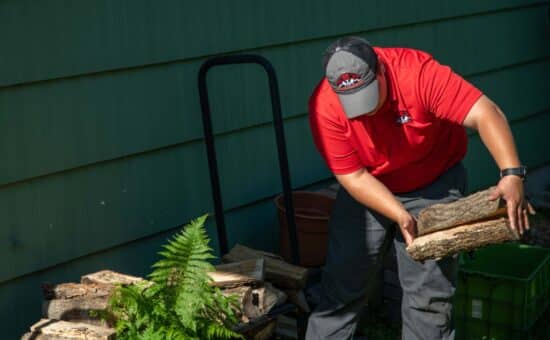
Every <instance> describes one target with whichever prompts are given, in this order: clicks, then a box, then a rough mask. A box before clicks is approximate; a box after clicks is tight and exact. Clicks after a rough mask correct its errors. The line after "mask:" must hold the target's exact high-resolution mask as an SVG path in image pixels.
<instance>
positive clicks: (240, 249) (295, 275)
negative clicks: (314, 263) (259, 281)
mask: <svg viewBox="0 0 550 340" xmlns="http://www.w3.org/2000/svg"><path fill="white" fill-rule="evenodd" d="M258 258H263V259H264V261H265V279H266V280H267V281H269V282H271V283H273V284H274V285H276V286H278V287H281V288H291V289H292V288H293V289H301V288H303V287H304V286H305V284H306V280H307V274H308V270H307V269H306V268H303V267H299V266H295V265H292V264H290V263H287V262H284V261H282V260H281V257H280V256H277V255H275V254H271V253H267V252H263V251H258V250H255V249H251V248H248V247H245V246H243V245H240V244H237V245H236V246H235V247H233V249H231V251H230V252H229V253H227V254H226V255H224V256H223V258H222V260H223V261H224V262H237V261H244V260H250V259H258Z"/></svg>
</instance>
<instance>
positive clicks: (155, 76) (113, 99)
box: [0, 7, 550, 185]
mask: <svg viewBox="0 0 550 340" xmlns="http://www.w3.org/2000/svg"><path fill="white" fill-rule="evenodd" d="M542 12H544V11H543V10H542V9H541V8H540V7H535V8H526V9H522V10H518V11H513V12H503V13H495V14H490V15H486V16H483V17H478V16H476V17H467V18H462V19H457V20H451V21H453V22H452V23H449V22H447V21H444V22H438V23H434V24H432V25H417V26H413V27H408V28H394V29H389V30H384V31H378V32H374V33H373V34H372V40H373V41H374V42H376V43H384V44H386V43H387V44H389V45H401V44H405V43H407V44H410V45H412V46H417V47H419V48H424V49H426V50H427V51H429V52H432V53H434V54H435V55H441V56H440V57H441V58H440V61H441V62H442V63H444V64H449V65H452V66H453V68H455V69H457V70H458V71H459V72H460V73H463V74H470V73H474V74H478V73H483V72H487V71H489V70H493V69H495V68H496V69H500V68H505V67H506V65H511V64H512V65H517V64H521V63H525V62H529V61H531V60H541V58H545V57H548V55H549V48H550V45H548V44H544V43H543V42H542V41H541V39H542V38H541V34H540V26H541V25H542V22H543V21H547V19H546V17H544V16H543V14H544V13H543V14H541V13H542ZM544 15H545V14H544ZM525 21H528V22H529V23H530V24H522V25H520V26H515V25H509V24H508V23H509V22H521V23H524V22H525ZM457 25H458V26H459V27H464V29H465V30H466V31H467V34H465V35H464V36H463V35H462V34H461V35H460V37H462V38H463V42H466V43H467V44H466V46H469V47H470V48H468V50H471V51H476V52H475V53H473V52H472V54H470V53H462V52H460V53H459V52H458V51H455V50H454V46H456V45H457V44H456V39H455V37H457V34H456V29H457ZM485 26H487V27H496V28H498V29H499V30H500V32H499V33H500V34H496V33H495V32H493V31H492V30H481V31H479V32H478V31H477V30H478V29H479V27H485ZM469 30H472V31H469ZM434 32H444V33H434ZM330 40H331V39H324V40H319V41H313V42H307V43H300V44H297V45H292V46H280V47H275V48H270V49H266V50H261V49H260V50H258V51H257V52H260V53H261V54H263V55H265V56H266V57H268V58H269V59H270V60H271V61H272V62H273V64H274V66H275V69H276V70H277V72H278V77H279V81H280V90H281V104H282V107H283V113H284V115H285V116H286V117H289V116H293V115H297V114H303V113H304V112H305V111H306V103H307V98H308V96H309V94H310V93H311V91H312V89H313V87H314V86H315V84H316V82H317V81H318V80H319V79H320V77H321V66H320V55H321V51H322V50H323V49H324V47H325V46H326V45H327V44H328V43H329V41H330ZM487 41H492V42H491V43H487ZM520 45H521V46H522V48H521V49H519V48H517V47H516V46H520ZM510 46H512V47H510ZM511 48H513V49H514V51H513V53H512V52H511V50H510V49H511ZM448 50H449V51H452V52H453V51H454V52H456V53H448V52H445V51H448ZM543 60H545V62H546V63H545V64H544V65H547V59H543ZM200 62H201V60H195V61H189V62H182V63H176V64H170V65H160V66H155V67H148V68H144V69H136V70H131V71H124V72H114V73H106V74H101V75H94V76H89V77H84V78H74V79H66V80H61V81H56V82H51V83H38V84H33V85H30V86H22V87H15V88H8V89H2V90H0V126H3V127H6V128H5V129H6V133H4V134H2V135H0V141H1V143H0V153H1V154H3V155H6V156H5V157H6V159H7V160H8V161H7V162H6V166H5V167H2V168H0V185H2V184H7V183H11V182H14V181H21V180H25V179H27V178H30V177H35V176H41V175H46V174H48V173H52V172H58V171H63V170H66V169H72V168H75V167H80V166H85V165H89V164H93V163H95V162H101V161H106V160H110V159H114V158H119V157H124V156H129V155H132V154H138V153H141V152H147V151H151V150H155V149H158V148H163V147H166V146H171V145H176V144H181V143H185V142H188V141H192V140H195V139H197V138H200V137H201V136H202V127H201V123H200V109H199V100H198V93H197V89H196V76H197V70H198V68H199V65H200ZM544 67H547V66H541V68H542V71H544V70H545V69H544ZM499 72H501V71H499ZM502 72H509V71H507V70H506V69H503V70H502ZM510 72H512V73H513V74H512V75H508V76H506V77H511V78H510V79H512V78H514V79H522V80H524V79H525V77H526V76H525V75H524V76H523V77H522V76H521V75H519V74H518V73H514V72H513V71H510ZM490 77H491V76H485V75H481V78H482V79H484V80H482V81H481V82H480V84H481V89H482V90H485V89H486V88H487V89H488V90H490V89H491V87H492V86H497V87H499V88H500V90H498V94H497V97H496V98H494V99H495V100H498V99H499V98H498V97H499V96H500V97H503V98H505V99H504V100H507V101H511V100H512V99H511V98H512V97H510V96H507V95H502V94H501V93H503V92H504V91H508V90H506V89H509V88H510V87H511V86H513V85H511V84H510V83H509V82H502V83H500V82H499V83H493V82H492V81H491V80H490ZM499 77H500V76H499ZM503 77H504V76H503ZM530 77H532V79H533V81H534V82H535V83H534V84H526V85H525V89H530V87H531V86H535V87H537V88H536V93H539V92H540V91H541V89H542V88H541V86H543V85H541V84H543V74H542V73H537V74H535V73H533V72H530ZM475 78H477V76H474V78H472V80H473V81H474V82H475V81H476V80H475ZM501 78H502V77H501ZM487 79H488V80H487ZM503 79H504V81H505V80H506V79H505V78H503ZM208 84H209V88H210V97H211V102H212V115H213V121H214V127H215V131H216V132H218V133H221V132H223V133H227V132H230V131H234V130H239V129H243V128H246V127H249V126H255V125H258V124H264V123H266V122H269V121H270V120H271V113H270V112H271V107H270V103H269V99H268V90H267V81H266V79H265V74H264V73H263V71H262V70H261V69H260V67H258V66H250V67H236V66H227V67H221V68H216V69H212V71H211V73H209V75H208ZM534 97H535V95H534V94H527V95H526V96H523V98H534ZM541 98H545V99H546V98H547V96H543V97H541ZM534 100H535V101H537V102H540V99H534ZM527 101H528V100H523V101H518V103H519V102H521V103H526V102H527ZM526 105H531V104H529V103H526ZM546 107H548V106H546ZM513 112H514V115H521V114H523V112H528V110H525V111H524V110H521V111H516V110H513ZM237 133H238V132H237Z"/></svg>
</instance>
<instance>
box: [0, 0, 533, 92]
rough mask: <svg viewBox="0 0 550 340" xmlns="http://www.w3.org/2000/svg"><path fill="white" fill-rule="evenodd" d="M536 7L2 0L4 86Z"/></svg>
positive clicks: (0, 82) (514, 3) (511, 1)
mask: <svg viewBox="0 0 550 340" xmlns="http://www.w3.org/2000/svg"><path fill="white" fill-rule="evenodd" d="M540 3H541V1H540V0H539V1H535V0H533V1H526V0H507V1H475V2H467V3H462V2H460V3H458V2H443V1H437V0H431V1H429V2H428V3H425V4H424V6H418V4H417V2H416V1H414V0H400V1H385V0H377V1H375V2H372V1H369V2H365V1H360V0H355V1H353V2H352V3H350V4H348V6H350V7H352V8H354V10H353V11H348V13H346V16H345V20H335V19H334V16H335V13H339V12H340V4H339V3H336V2H333V1H323V2H321V3H320V2H319V1H315V2H313V1H303V2H302V1H301V2H298V3H296V2H293V1H290V0H285V1H282V2H281V1H278V2H271V3H263V2H258V1H254V0H247V1H241V2H240V3H239V5H238V6H236V5H235V4H233V3H231V2H227V3H226V2H221V3H220V2H217V1H202V2H186V1H165V2H160V3H159V2H152V1H150V0H138V1H128V0H127V1H116V2H113V1H109V0H101V1H100V0H97V1H93V2H83V1H79V2H74V1H72V2H67V1H63V0H50V1H44V2H41V3H36V2H35V1H31V0H26V1H22V0H11V1H3V2H2V3H1V4H0V23H1V24H0V25H1V26H0V39H1V40H2V41H3V45H4V49H3V53H2V56H1V59H0V67H1V68H0V86H7V85H10V84H17V83H25V82H31V81H37V80H43V79H51V78H58V77H66V76H71V75H77V74H87V73H95V72H100V71H105V70H114V69H119V68H127V67H135V66H141V65H149V64H153V63H162V62H170V61H174V60H184V59H190V58H197V57H203V56H207V55H213V54H221V53H229V52H233V51H239V50H245V49H250V48H257V47H260V46H270V45H275V44H291V43H294V42H297V41H303V40H310V39H318V38H322V37H326V36H337V35H342V34H347V33H349V32H365V31H371V30H375V29H382V28H386V27H394V26H399V25H405V24H413V23H418V22H426V21H433V20H442V19H445V18H452V17H457V16H465V15H473V14H476V13H484V12H488V11H497V10H502V9H509V8H514V7H524V6H530V5H533V4H540ZM542 3H544V2H542ZM396 6H398V7H399V10H396V9H395V8H396ZM45 28H47V29H45ZM28 42H33V43H28Z"/></svg>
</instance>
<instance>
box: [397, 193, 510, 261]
mask: <svg viewBox="0 0 550 340" xmlns="http://www.w3.org/2000/svg"><path fill="white" fill-rule="evenodd" d="M492 190H494V188H489V189H487V190H483V191H480V192H477V193H475V194H472V195H470V196H468V197H464V198H462V199H459V200H457V201H455V202H452V203H447V204H434V205H432V206H430V207H428V208H425V209H424V210H422V211H421V212H420V214H419V215H418V223H417V229H418V230H417V232H418V237H417V238H416V239H415V240H414V241H413V243H412V244H411V245H409V246H408V247H407V251H408V252H409V254H410V255H411V257H412V258H413V259H415V260H418V261H423V260H427V259H439V258H442V257H445V256H447V255H451V254H456V253H458V252H460V251H469V250H474V249H477V248H480V247H483V246H487V245H490V244H496V243H501V242H504V241H512V240H519V235H518V234H517V232H515V231H514V230H513V229H511V228H510V222H509V220H508V218H507V213H506V206H505V202H504V201H503V200H501V199H496V200H491V199H490V196H491V192H492Z"/></svg>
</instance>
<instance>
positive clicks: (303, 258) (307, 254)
mask: <svg viewBox="0 0 550 340" xmlns="http://www.w3.org/2000/svg"><path fill="white" fill-rule="evenodd" d="M292 199H293V203H294V218H295V220H296V231H297V236H298V252H299V255H300V265H302V266H306V267H313V266H321V265H323V264H324V263H325V258H326V253H327V244H328V219H329V216H330V212H331V210H332V205H333V203H334V199H333V198H331V197H329V196H326V195H323V194H319V193H316V192H309V191H294V192H292ZM274 201H275V205H276V206H277V210H278V215H279V226H280V230H281V237H280V247H281V255H282V256H283V257H284V258H285V260H287V261H289V262H291V259H292V257H291V254H290V239H289V234H288V223H287V220H286V210H285V203H284V199H283V195H282V194H280V195H278V196H277V197H276V198H275V200H274Z"/></svg>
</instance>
